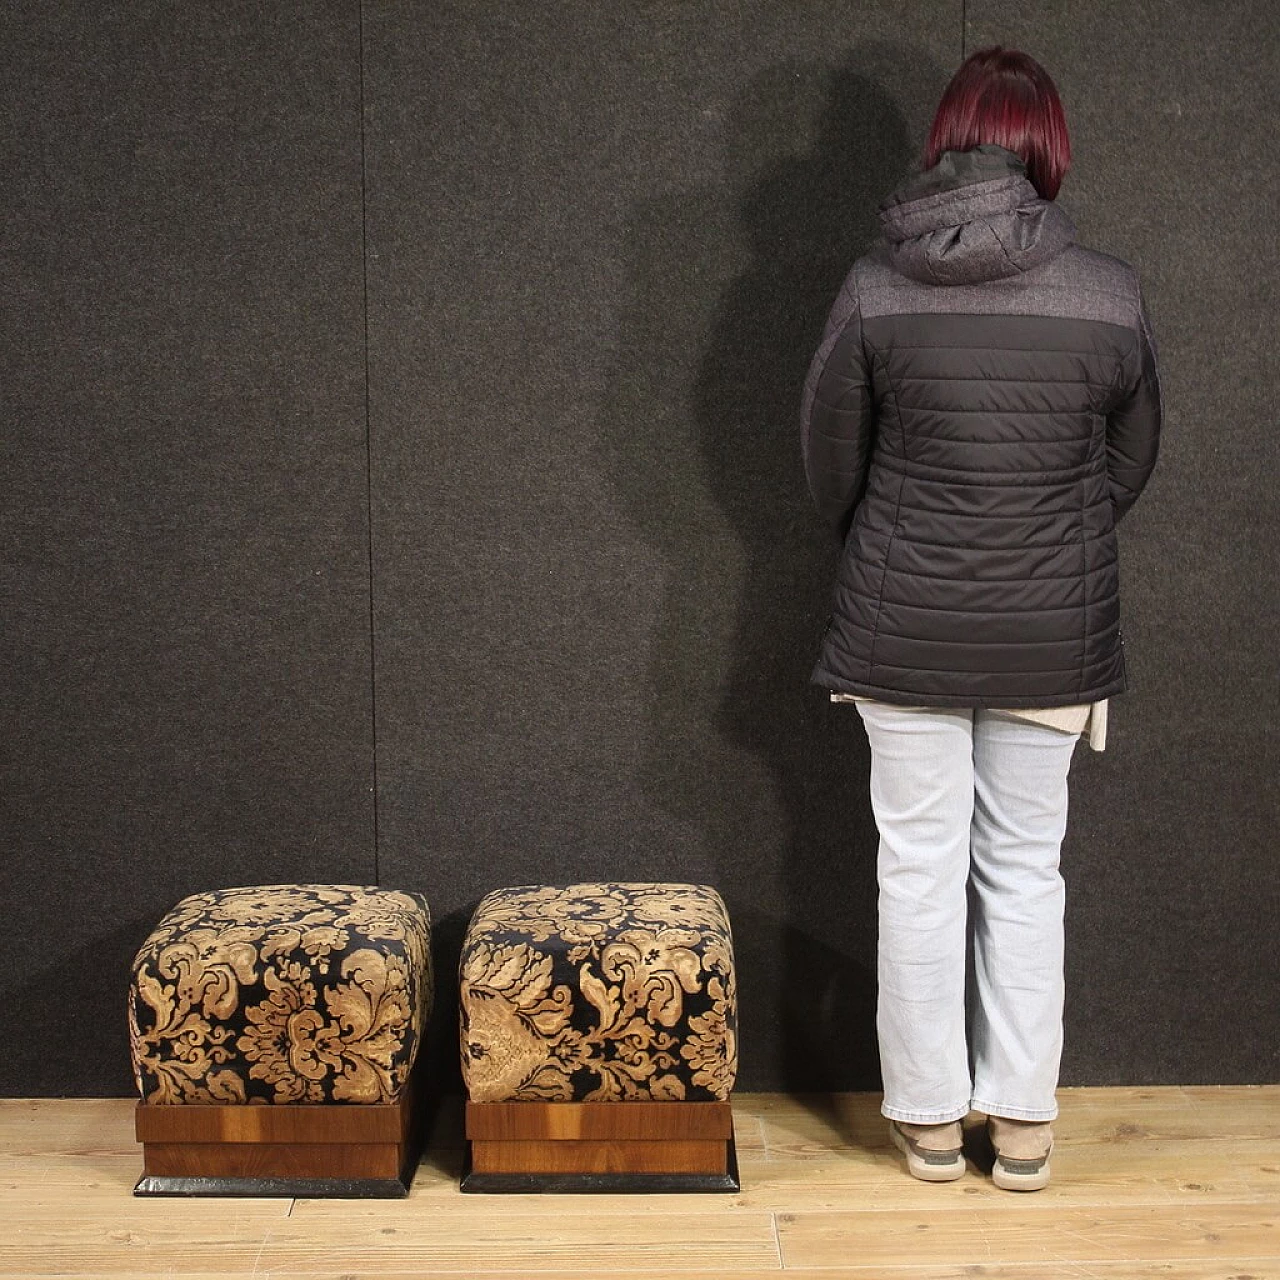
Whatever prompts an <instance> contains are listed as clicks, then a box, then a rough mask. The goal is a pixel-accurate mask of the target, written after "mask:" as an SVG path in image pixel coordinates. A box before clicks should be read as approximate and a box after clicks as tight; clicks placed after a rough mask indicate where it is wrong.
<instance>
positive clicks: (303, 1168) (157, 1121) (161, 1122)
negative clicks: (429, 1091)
mask: <svg viewBox="0 0 1280 1280" xmlns="http://www.w3.org/2000/svg"><path fill="white" fill-rule="evenodd" d="M418 1109H419V1108H418V1107H417V1105H416V1104H415V1100H414V1096H413V1093H412V1092H409V1091H406V1096H405V1098H404V1099H402V1100H401V1101H400V1102H398V1103H386V1104H377V1103H375V1104H370V1105H367V1106H365V1105H360V1104H357V1103H328V1104H321V1105H298V1106H289V1105H282V1106H275V1105H270V1104H268V1105H265V1106H258V1105H254V1106H237V1105H228V1106H148V1105H147V1104H146V1103H139V1104H138V1107H137V1110H136V1112H135V1122H134V1128H135V1133H136V1135H137V1138H138V1141H139V1142H141V1143H142V1150H143V1170H144V1172H143V1175H142V1177H141V1178H140V1179H139V1180H138V1183H137V1185H136V1186H135V1187H134V1189H133V1193H134V1195H138V1196H201V1195H207V1196H289V1197H295V1196H302V1197H307V1198H314V1199H321V1198H328V1197H342V1198H352V1199H374V1198H383V1199H386V1198H399V1197H402V1196H406V1195H408V1194H409V1186H410V1183H411V1182H412V1181H413V1173H414V1169H415V1168H416V1167H417V1164H418V1160H419V1158H420V1156H421V1154H422V1150H421V1135H420V1129H421V1126H420V1125H418V1124H416V1123H415V1115H416V1113H417V1111H418Z"/></svg>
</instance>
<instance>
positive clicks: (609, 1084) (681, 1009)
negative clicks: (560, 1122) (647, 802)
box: [459, 882, 737, 1101]
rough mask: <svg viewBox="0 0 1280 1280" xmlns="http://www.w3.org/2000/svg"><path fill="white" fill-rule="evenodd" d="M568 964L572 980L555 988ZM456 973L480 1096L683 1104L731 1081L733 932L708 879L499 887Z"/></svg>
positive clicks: (725, 1088) (468, 1077)
mask: <svg viewBox="0 0 1280 1280" xmlns="http://www.w3.org/2000/svg"><path fill="white" fill-rule="evenodd" d="M552 940H554V943H553V945H552V946H551V947H550V948H546V949H544V944H546V943H548V942H551V941H552ZM557 962H558V963H559V966H560V967H559V972H561V973H562V974H563V976H564V977H566V978H570V977H571V978H572V985H570V984H569V983H566V982H561V983H559V984H556V985H554V987H553V979H554V974H555V972H556V971H557ZM459 982H460V988H461V990H460V997H461V1028H460V1034H461V1047H462V1063H463V1078H464V1081H465V1083H466V1085H467V1091H468V1095H469V1096H470V1097H471V1098H472V1099H473V1100H475V1101H497V1100H505V1099H521V1098H525V1099H534V1098H543V1099H551V1100H570V1099H575V1098H577V1099H579V1100H583V1101H613V1100H620V1099H639V1098H650V1099H660V1100H670V1101H676V1100H683V1099H685V1098H687V1097H688V1096H689V1093H690V1090H691V1089H692V1090H693V1091H695V1092H696V1093H701V1094H704V1095H705V1096H710V1097H715V1098H726V1097H728V1096H729V1093H730V1091H731V1089H732V1087H733V1081H734V1077H735V1075H736V1072H737V1037H736V1021H737V1006H736V991H735V987H734V974H733V950H732V938H731V935H730V932H729V921H728V915H727V912H726V911H725V908H724V903H723V901H722V900H721V898H720V896H719V894H717V893H716V892H715V890H714V889H712V888H710V887H709V886H703V885H689V884H676V885H662V884H652V883H628V882H622V883H619V882H609V883H603V882H602V883H590V884H582V885H570V886H543V885H532V886H520V887H518V888H513V889H504V890H497V891H495V892H494V893H491V894H489V895H488V896H486V897H485V899H484V900H483V901H482V902H481V903H480V905H479V906H478V907H477V909H476V912H475V915H474V916H473V918H472V922H471V926H470V929H469V930H468V934H467V940H466V942H465V943H464V945H463V955H462V960H461V963H460V967H459ZM574 988H576V991H577V993H578V999H577V1000H576V1001H575V998H574ZM690 1000H692V1001H693V1002H694V1003H693V1005H692V1006H691V1005H690V1003H689V1002H690ZM575 1004H576V1008H575ZM588 1012H589V1015H590V1016H589V1019H588V1018H587V1017H586V1016H585V1015H586V1014H588ZM575 1013H576V1014H577V1017H576V1018H575V1017H574V1015H575ZM588 1020H589V1021H590V1024H591V1025H590V1026H587V1027H585V1029H584V1027H583V1023H584V1022H586V1021H588ZM575 1022H577V1024H578V1025H576V1026H575V1025H574V1023H575ZM575 1077H577V1078H576V1079H575ZM592 1078H594V1079H593V1082H592V1083H591V1084H590V1086H589V1087H588V1085H587V1084H585V1083H584V1081H587V1080H592Z"/></svg>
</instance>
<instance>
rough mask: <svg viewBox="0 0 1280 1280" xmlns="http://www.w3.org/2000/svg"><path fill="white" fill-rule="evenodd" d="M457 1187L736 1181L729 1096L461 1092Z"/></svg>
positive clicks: (704, 1185)
mask: <svg viewBox="0 0 1280 1280" xmlns="http://www.w3.org/2000/svg"><path fill="white" fill-rule="evenodd" d="M466 1136H467V1154H466V1161H465V1166H464V1168H463V1172H462V1182H461V1187H462V1190H463V1191H738V1190H740V1189H741V1182H740V1181H739V1178H738V1158H737V1148H736V1147H735V1145H734V1140H733V1111H732V1108H731V1105H730V1103H728V1102H468V1103H467V1112H466Z"/></svg>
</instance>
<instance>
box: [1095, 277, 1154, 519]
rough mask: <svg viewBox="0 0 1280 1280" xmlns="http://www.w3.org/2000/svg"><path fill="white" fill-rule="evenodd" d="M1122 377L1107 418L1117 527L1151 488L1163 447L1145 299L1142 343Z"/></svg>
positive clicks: (1109, 471) (1139, 336) (1140, 328)
mask: <svg viewBox="0 0 1280 1280" xmlns="http://www.w3.org/2000/svg"><path fill="white" fill-rule="evenodd" d="M1123 377H1124V384H1123V387H1122V393H1121V397H1120V400H1119V402H1118V403H1117V404H1116V405H1115V406H1114V408H1112V410H1111V412H1110V413H1108V414H1107V483H1108V486H1109V488H1110V491H1111V507H1112V510H1113V512H1114V513H1115V520H1116V522H1117V523H1119V521H1120V519H1121V517H1122V516H1123V515H1124V514H1125V512H1126V511H1128V510H1129V508H1130V507H1131V506H1133V504H1134V503H1135V502H1136V501H1137V500H1138V495H1139V494H1140V493H1141V492H1142V490H1143V489H1144V488H1145V487H1146V483H1147V481H1148V480H1149V479H1150V478H1151V472H1152V470H1153V469H1154V467H1155V465H1156V454H1157V453H1158V452H1159V448H1160V422H1161V417H1162V412H1163V411H1162V405H1161V398H1160V372H1159V369H1158V367H1157V363H1156V345H1155V339H1154V337H1153V336H1152V333H1151V323H1150V321H1149V320H1148V319H1147V307H1146V302H1145V301H1144V300H1143V299H1142V297H1141V294H1139V302H1138V333H1137V344H1136V347H1135V349H1134V352H1133V354H1132V356H1131V357H1130V359H1129V360H1127V361H1126V363H1125V368H1124V371H1123Z"/></svg>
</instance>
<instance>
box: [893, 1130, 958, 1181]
mask: <svg viewBox="0 0 1280 1280" xmlns="http://www.w3.org/2000/svg"><path fill="white" fill-rule="evenodd" d="M889 1136H890V1137H891V1138H892V1139H893V1145H894V1146H895V1147H897V1148H898V1150H899V1151H901V1152H902V1154H903V1155H904V1156H906V1157H907V1172H908V1173H910V1174H911V1176H912V1177H913V1178H919V1179H920V1181H921V1182H954V1181H955V1180H956V1179H957V1178H960V1177H963V1176H964V1169H965V1164H964V1152H962V1151H957V1152H956V1157H955V1160H954V1161H950V1162H948V1163H946V1164H930V1163H929V1162H928V1161H925V1160H922V1159H921V1158H920V1157H919V1156H918V1155H916V1153H915V1152H914V1151H912V1150H911V1145H910V1143H908V1142H907V1140H906V1138H905V1137H904V1136H903V1135H902V1134H901V1133H900V1132H899V1131H898V1126H897V1125H896V1124H890V1126H889Z"/></svg>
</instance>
